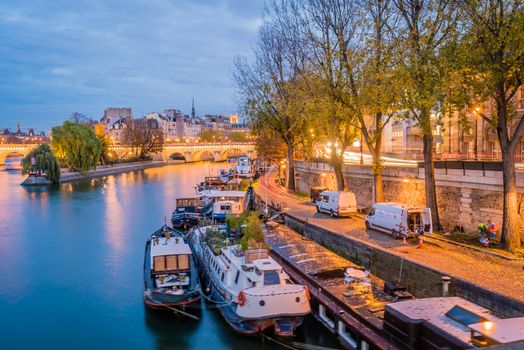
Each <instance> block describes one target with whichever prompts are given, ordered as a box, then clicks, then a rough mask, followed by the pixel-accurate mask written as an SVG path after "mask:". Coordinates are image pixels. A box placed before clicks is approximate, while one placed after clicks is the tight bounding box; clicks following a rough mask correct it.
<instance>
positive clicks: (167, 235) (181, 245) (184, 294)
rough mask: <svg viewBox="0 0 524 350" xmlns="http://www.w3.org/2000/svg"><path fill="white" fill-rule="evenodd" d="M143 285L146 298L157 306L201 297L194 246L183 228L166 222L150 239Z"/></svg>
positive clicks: (183, 302)
mask: <svg viewBox="0 0 524 350" xmlns="http://www.w3.org/2000/svg"><path fill="white" fill-rule="evenodd" d="M144 289H145V290H144V302H145V304H146V305H147V306H149V307H151V308H154V309H162V308H167V309H173V308H177V307H181V306H185V305H189V304H194V303H196V302H197V301H199V299H200V285H199V282H198V272H197V269H196V265H195V262H194V259H193V255H192V253H191V249H190V247H189V245H188V244H187V242H186V240H185V238H184V236H183V235H182V234H181V233H180V232H178V231H175V230H173V229H172V228H171V227H168V226H166V225H164V226H163V227H162V228H161V229H160V230H158V231H156V232H155V233H153V234H152V235H151V236H150V237H149V238H148V240H147V243H146V249H145V257H144Z"/></svg>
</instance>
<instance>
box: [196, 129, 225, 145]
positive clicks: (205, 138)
mask: <svg viewBox="0 0 524 350" xmlns="http://www.w3.org/2000/svg"><path fill="white" fill-rule="evenodd" d="M198 138H199V139H200V141H201V142H222V141H224V140H225V136H224V134H222V133H219V132H217V131H215V130H210V129H208V130H204V131H202V132H201V133H200V134H198Z"/></svg>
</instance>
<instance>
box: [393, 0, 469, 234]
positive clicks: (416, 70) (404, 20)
mask: <svg viewBox="0 0 524 350" xmlns="http://www.w3.org/2000/svg"><path fill="white" fill-rule="evenodd" d="M393 3H394V5H395V8H396V11H398V13H399V15H400V18H401V23H400V25H399V27H398V28H397V30H396V31H395V35H396V36H397V38H398V40H399V42H400V43H401V45H399V53H400V62H401V64H402V66H401V68H402V88H403V93H402V94H401V97H402V103H403V106H404V108H405V109H406V110H407V111H409V116H410V118H413V120H414V121H415V122H416V123H417V125H418V126H419V127H420V129H421V130H422V134H423V137H422V138H423V154H424V178H425V186H424V187H425V191H426V206H427V207H428V208H430V209H431V217H432V220H433V226H434V227H435V228H437V229H438V228H440V217H439V211H438V206H437V192H436V187H435V167H434V161H433V144H434V139H433V125H434V123H435V122H436V117H435V116H436V115H437V114H436V112H438V110H439V107H440V105H441V104H442V99H443V95H444V92H445V86H444V84H443V81H445V73H446V69H445V68H446V60H445V58H446V57H445V56H444V55H442V48H443V47H444V45H445V44H446V40H448V39H450V38H451V36H450V34H452V33H453V32H454V30H455V28H456V19H457V17H458V15H459V12H458V11H457V5H458V3H459V2H458V1H451V0H393Z"/></svg>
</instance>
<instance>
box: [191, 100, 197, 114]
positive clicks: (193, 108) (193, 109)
mask: <svg viewBox="0 0 524 350" xmlns="http://www.w3.org/2000/svg"><path fill="white" fill-rule="evenodd" d="M195 117H196V113H195V98H194V97H193V102H192V104H191V118H195Z"/></svg>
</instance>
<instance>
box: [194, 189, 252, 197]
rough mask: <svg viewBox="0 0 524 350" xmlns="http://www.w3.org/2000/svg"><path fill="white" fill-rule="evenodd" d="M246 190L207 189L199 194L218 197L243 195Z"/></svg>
mask: <svg viewBox="0 0 524 350" xmlns="http://www.w3.org/2000/svg"><path fill="white" fill-rule="evenodd" d="M245 195H246V191H220V190H209V191H204V192H202V193H201V196H205V197H212V198H220V197H245Z"/></svg>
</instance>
